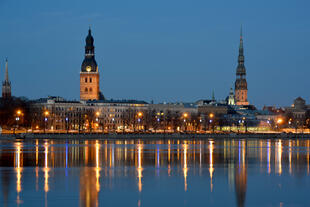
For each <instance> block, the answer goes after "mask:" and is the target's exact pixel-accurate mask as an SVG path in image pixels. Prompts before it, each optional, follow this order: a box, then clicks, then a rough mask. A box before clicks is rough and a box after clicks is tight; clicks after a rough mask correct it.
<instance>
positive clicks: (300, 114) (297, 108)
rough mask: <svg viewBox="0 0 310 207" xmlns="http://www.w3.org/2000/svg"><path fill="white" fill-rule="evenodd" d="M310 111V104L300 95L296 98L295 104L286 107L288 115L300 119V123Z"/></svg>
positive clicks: (296, 119)
mask: <svg viewBox="0 0 310 207" xmlns="http://www.w3.org/2000/svg"><path fill="white" fill-rule="evenodd" d="M309 111H310V105H306V101H305V100H304V99H303V98H301V97H298V98H296V99H295V100H294V104H293V105H292V106H291V107H287V108H286V115H287V116H288V117H289V118H292V119H294V120H295V121H299V122H300V123H302V122H304V121H305V118H306V114H307V112H309Z"/></svg>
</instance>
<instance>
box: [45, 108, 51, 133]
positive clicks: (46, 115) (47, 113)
mask: <svg viewBox="0 0 310 207" xmlns="http://www.w3.org/2000/svg"><path fill="white" fill-rule="evenodd" d="M49 114H50V113H49V111H47V110H45V111H44V134H45V128H46V122H47V121H48V118H47V117H48V116H49Z"/></svg>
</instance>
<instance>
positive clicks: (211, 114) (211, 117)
mask: <svg viewBox="0 0 310 207" xmlns="http://www.w3.org/2000/svg"><path fill="white" fill-rule="evenodd" d="M209 118H210V121H209V123H210V125H211V124H212V122H213V118H214V114H213V113H210V114H209ZM212 126H213V127H212V129H213V132H214V123H213V124H212Z"/></svg>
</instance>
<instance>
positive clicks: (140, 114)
mask: <svg viewBox="0 0 310 207" xmlns="http://www.w3.org/2000/svg"><path fill="white" fill-rule="evenodd" d="M137 115H138V129H139V131H140V122H141V120H142V117H143V113H142V112H141V111H140V112H138V114H137Z"/></svg>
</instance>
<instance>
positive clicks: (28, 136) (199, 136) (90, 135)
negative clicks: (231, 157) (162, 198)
mask: <svg viewBox="0 0 310 207" xmlns="http://www.w3.org/2000/svg"><path fill="white" fill-rule="evenodd" d="M14 138H17V139H210V138H213V139H224V138H235V139H248V138H252V139H310V134H308V133H307V134H303V133H227V134H226V133H225V134H224V133H207V134H192V133H182V134H181V133H173V134H172V133H171V134H168V133H165V134H163V133H162V134H155V133H153V134H152V133H135V134H133V133H130V134H116V133H111V134H102V133H86V134H70V133H69V134H66V133H58V134H56V133H46V134H43V133H41V134H39V133H38V134H32V133H27V134H17V135H13V134H10V135H5V134H2V135H0V139H14Z"/></svg>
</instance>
